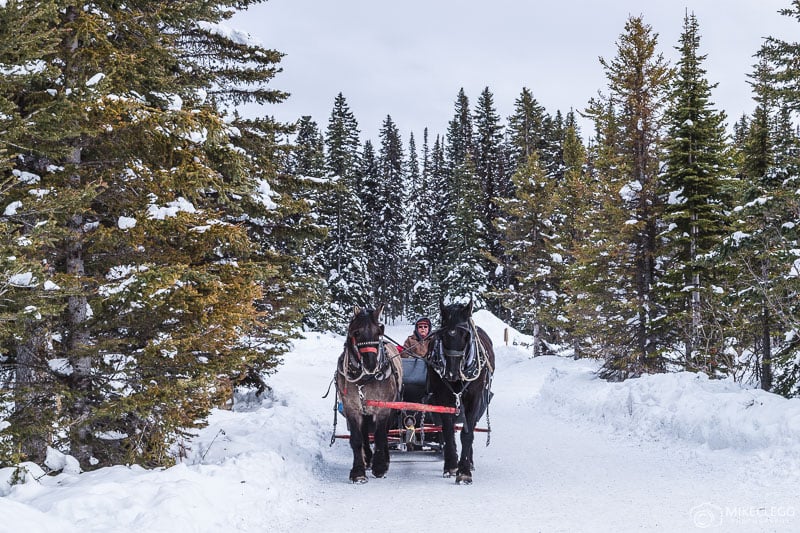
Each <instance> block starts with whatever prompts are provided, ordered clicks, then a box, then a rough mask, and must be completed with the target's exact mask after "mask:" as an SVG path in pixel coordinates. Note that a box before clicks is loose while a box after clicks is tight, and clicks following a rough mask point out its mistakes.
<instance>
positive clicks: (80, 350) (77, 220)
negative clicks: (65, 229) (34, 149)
mask: <svg viewBox="0 0 800 533" xmlns="http://www.w3.org/2000/svg"><path fill="white" fill-rule="evenodd" d="M80 160H81V150H80V148H75V149H74V150H73V153H72V155H71V157H70V163H74V164H78V163H80ZM73 179H74V180H75V181H76V182H79V181H80V178H79V177H77V176H76V177H74V178H73ZM76 186H80V185H79V183H76ZM84 222H85V221H84V218H83V216H82V215H80V214H76V215H74V216H73V217H72V219H71V220H70V222H69V230H70V237H69V240H68V242H67V249H66V252H67V254H66V272H67V274H68V275H70V276H73V277H74V278H76V279H77V280H81V279H82V278H83V276H84V274H85V265H84V258H83V241H84V230H83V225H84ZM87 318H88V301H87V299H86V296H85V295H84V294H83V293H79V294H77V295H74V296H70V297H69V299H68V300H67V330H68V337H67V353H68V357H69V361H70V363H71V364H72V368H73V374H72V376H71V381H70V386H71V388H72V393H73V395H74V398H75V401H74V403H73V404H72V412H71V414H72V424H73V427H72V431H71V437H72V438H71V442H70V445H71V451H70V453H71V454H72V455H73V456H74V457H75V458H76V459H78V461H79V462H80V463H81V464H82V465H86V464H88V462H89V459H90V458H91V457H92V448H91V438H92V432H91V425H90V424H89V423H88V419H89V416H90V414H91V406H90V403H89V402H90V395H91V392H92V358H91V355H90V354H89V353H88V349H89V335H88V332H87V331H86V319H87Z"/></svg>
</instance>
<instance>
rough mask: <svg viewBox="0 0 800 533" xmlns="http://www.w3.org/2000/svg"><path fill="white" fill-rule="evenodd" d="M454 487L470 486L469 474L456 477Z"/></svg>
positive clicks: (470, 477) (470, 478)
mask: <svg viewBox="0 0 800 533" xmlns="http://www.w3.org/2000/svg"><path fill="white" fill-rule="evenodd" d="M456 485H472V476H470V475H469V474H459V475H457V476H456Z"/></svg>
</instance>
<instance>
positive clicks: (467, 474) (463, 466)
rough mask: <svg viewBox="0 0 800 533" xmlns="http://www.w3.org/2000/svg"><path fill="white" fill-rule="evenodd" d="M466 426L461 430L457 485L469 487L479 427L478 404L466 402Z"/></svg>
mask: <svg viewBox="0 0 800 533" xmlns="http://www.w3.org/2000/svg"><path fill="white" fill-rule="evenodd" d="M465 403H468V404H469V405H465V406H464V407H465V409H466V410H465V416H464V425H463V427H462V428H461V459H460V460H459V462H458V473H457V474H456V483H458V484H459V485H460V484H462V483H463V484H465V485H469V484H471V483H472V469H473V468H475V466H474V463H473V462H472V444H473V442H474V441H475V426H477V425H478V421H477V417H478V412H479V410H478V405H477V404H476V402H465Z"/></svg>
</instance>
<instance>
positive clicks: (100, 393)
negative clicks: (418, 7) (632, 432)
mask: <svg viewBox="0 0 800 533" xmlns="http://www.w3.org/2000/svg"><path fill="white" fill-rule="evenodd" d="M257 3H261V0H237V1H232V0H223V1H217V2H214V3H209V2H204V1H197V0H186V1H183V0H182V1H177V2H176V1H166V0H162V1H148V2H136V1H134V2H126V3H124V4H121V3H119V2H109V1H106V0H101V1H97V2H91V3H86V4H76V3H74V2H68V1H43V2H24V1H21V0H6V1H2V2H0V37H1V38H0V194H1V195H2V202H0V210H2V213H1V216H0V250H2V253H0V268H2V269H3V271H2V275H0V378H1V379H2V382H0V383H1V384H0V466H9V465H14V464H17V463H19V462H20V461H23V460H28V461H34V462H38V463H42V462H43V461H44V459H45V457H46V454H47V450H48V448H52V449H56V450H60V451H62V452H64V453H69V454H70V455H71V456H73V457H75V458H76V459H77V460H78V461H79V463H80V465H81V468H83V469H87V470H88V469H92V468H98V467H102V466H108V465H113V464H141V465H145V466H158V465H169V464H172V463H173V462H174V461H176V460H177V459H179V458H180V457H181V454H182V453H183V452H182V450H181V443H182V442H183V440H184V439H185V438H187V437H188V436H190V435H191V434H192V431H193V430H195V429H196V428H198V427H201V426H203V424H204V421H205V419H206V417H207V416H208V413H209V412H210V410H211V409H212V408H214V407H220V406H223V407H224V406H226V405H229V403H230V401H231V393H232V390H233V388H235V387H237V386H240V385H249V386H253V387H256V388H259V387H263V380H262V377H263V376H264V375H265V374H268V373H270V372H273V371H274V370H275V368H276V367H277V366H278V365H280V363H281V358H282V356H283V354H285V353H286V352H287V351H288V347H289V346H290V345H291V342H292V340H293V339H295V338H297V336H298V335H300V334H301V333H302V332H303V331H335V332H341V330H342V329H343V328H344V327H345V324H346V320H347V317H348V316H350V314H351V313H352V308H353V306H355V305H358V306H372V307H374V306H378V305H380V304H385V306H386V307H385V313H386V319H387V320H393V319H400V318H413V317H416V316H420V315H427V316H430V317H432V318H433V319H434V323H435V322H436V320H437V319H438V310H439V306H440V303H441V302H443V301H450V300H454V299H470V298H471V299H473V300H474V302H475V305H476V307H478V308H483V309H487V310H489V311H491V312H492V313H493V314H495V315H496V316H497V317H500V318H501V319H502V320H503V321H505V322H507V323H508V324H511V325H513V326H514V327H515V328H517V329H518V330H519V331H521V332H524V333H526V334H528V335H530V336H531V338H532V339H533V341H532V344H531V345H530V346H529V347H528V349H529V350H530V354H531V356H532V357H536V356H539V355H562V356H570V357H575V358H581V357H591V358H598V359H600V360H601V361H602V362H603V365H602V370H601V375H602V377H604V378H606V379H609V380H624V379H629V378H635V377H637V376H641V375H643V374H648V373H660V372H674V371H684V370H688V371H691V372H702V373H705V374H707V375H709V376H711V377H733V378H734V379H736V380H737V381H741V382H745V383H749V384H752V385H753V386H758V387H761V388H762V389H764V390H767V391H771V392H775V393H778V394H782V395H784V396H787V397H792V396H797V395H798V394H800V338H798V321H800V309H798V306H800V300H799V299H798V288H800V284H799V282H798V278H800V242H798V227H797V224H798V221H800V159H799V158H800V132H799V131H798V128H797V125H796V112H797V110H798V109H800V72H798V70H797V68H798V67H797V65H798V64H800V44H798V43H793V42H785V41H782V40H780V39H776V38H771V37H769V38H766V39H765V40H764V42H763V45H762V47H761V48H760V49H759V50H757V51H754V53H755V54H756V55H755V57H756V59H757V62H756V64H755V65H752V66H749V67H748V66H746V65H743V72H742V76H746V77H747V78H748V80H750V83H751V85H752V88H753V98H754V101H755V104H756V105H755V110H754V112H753V113H752V114H750V115H745V116H741V117H728V116H727V115H726V114H725V112H724V110H718V109H716V108H715V106H714V104H713V101H712V97H711V93H712V90H713V89H714V85H713V84H712V83H711V82H710V81H709V78H708V75H707V72H706V70H705V69H704V66H703V65H704V60H705V58H706V55H705V54H704V53H703V47H702V40H701V37H702V32H701V28H700V26H699V23H698V21H697V19H696V18H695V16H694V15H693V14H691V13H690V12H687V14H686V16H685V18H684V23H683V28H682V32H681V36H680V40H679V42H677V43H661V42H658V38H657V34H656V33H655V32H654V30H653V28H652V27H651V26H650V25H649V24H648V23H647V22H646V21H645V20H644V17H641V16H640V17H630V18H628V20H626V21H621V23H622V22H624V27H623V31H622V33H621V34H620V35H619V36H609V40H612V39H615V38H616V43H617V50H616V55H615V56H614V57H609V58H603V59H601V64H602V67H603V69H604V71H605V73H606V79H607V80H608V85H607V86H606V87H598V96H597V97H595V98H593V99H592V100H590V101H589V102H588V103H582V102H576V103H575V104H576V107H575V108H574V109H570V110H569V111H567V112H563V113H562V111H559V110H557V111H555V112H552V113H551V112H548V111H547V110H546V109H544V107H543V106H542V105H540V104H539V102H538V101H537V100H536V98H535V96H534V94H535V88H527V87H522V88H521V89H520V93H519V97H518V98H517V99H516V101H515V103H514V111H513V114H512V115H511V116H509V117H500V116H499V115H498V113H497V111H496V104H495V102H494V96H493V94H492V92H491V90H490V88H489V87H487V88H486V89H484V90H483V92H481V93H480V94H479V95H478V96H477V98H476V99H475V100H474V102H473V101H471V100H470V95H467V94H466V93H465V92H464V90H463V89H462V90H458V84H459V81H458V80H453V83H454V94H455V101H454V110H453V118H452V120H451V121H450V122H449V123H448V124H446V125H441V131H440V132H434V131H428V130H427V129H426V130H425V131H423V132H418V136H414V135H410V136H409V138H408V139H402V138H401V136H400V133H399V131H400V128H399V127H398V125H397V124H395V122H394V121H393V120H392V118H391V116H390V115H387V116H386V119H385V121H384V122H383V124H382V126H381V129H380V135H379V138H378V139H374V140H371V139H365V140H362V139H361V134H360V130H359V124H358V121H357V119H356V117H355V116H354V114H353V113H352V111H351V110H350V108H349V105H348V103H347V100H346V97H345V95H343V94H341V93H339V94H332V95H331V96H332V98H333V108H332V110H331V114H330V116H329V117H325V121H323V120H322V119H321V118H316V119H315V118H314V117H311V116H303V117H298V119H297V121H296V122H294V123H290V124H285V123H279V122H276V121H275V120H274V119H272V118H271V117H270V116H269V115H268V114H266V113H265V115H264V116H260V117H251V116H245V115H243V114H242V113H240V112H239V111H238V110H237V109H240V108H242V106H244V105H245V104H253V103H256V104H263V105H264V109H269V108H270V106H275V105H280V103H281V102H282V101H284V100H285V99H286V97H287V94H286V93H283V92H281V91H279V90H275V89H272V88H270V85H269V82H270V81H271V80H272V79H273V78H274V77H275V76H276V75H278V72H279V70H280V66H279V65H280V60H281V57H282V54H281V52H280V51H276V50H271V49H268V48H265V47H263V46H261V45H258V44H255V43H253V42H250V41H247V40H243V39H240V38H239V36H238V35H232V34H231V33H230V32H228V31H226V30H225V26H224V25H223V23H224V22H225V21H226V20H228V19H230V18H231V16H232V15H233V14H234V13H235V11H236V10H241V9H246V8H247V7H248V6H249V5H251V4H257ZM783 14H784V15H786V16H788V17H792V18H796V19H800V0H794V1H793V2H791V4H790V6H789V7H787V9H786V10H785V11H784V12H783ZM669 46H673V47H676V49H677V50H678V51H679V59H678V60H677V61H676V62H675V64H670V63H669V62H667V61H666V60H665V59H664V57H663V55H662V53H661V52H660V51H659V50H660V49H661V48H662V47H669ZM748 68H749V71H747V70H748ZM578 114H580V116H582V117H586V118H588V119H589V120H590V122H591V124H593V129H592V131H580V129H579V127H578V125H577V120H576V117H577V116H578Z"/></svg>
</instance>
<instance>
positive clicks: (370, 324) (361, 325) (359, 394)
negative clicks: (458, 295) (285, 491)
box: [336, 307, 403, 483]
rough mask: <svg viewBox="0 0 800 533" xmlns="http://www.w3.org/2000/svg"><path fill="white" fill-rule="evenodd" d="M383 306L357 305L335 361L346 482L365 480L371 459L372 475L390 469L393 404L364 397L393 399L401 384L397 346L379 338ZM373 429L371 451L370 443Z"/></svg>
mask: <svg viewBox="0 0 800 533" xmlns="http://www.w3.org/2000/svg"><path fill="white" fill-rule="evenodd" d="M382 310H383V307H381V308H379V309H377V310H372V309H359V308H358V307H356V308H355V309H354V313H353V319H352V320H351V321H350V325H349V326H348V328H347V339H346V340H345V343H344V351H343V352H342V355H341V356H339V362H338V363H337V365H336V391H337V394H338V396H339V401H340V402H342V408H343V411H344V415H345V417H346V418H347V426H348V428H349V430H350V447H351V448H352V449H353V468H352V469H351V470H350V481H352V482H353V483H366V481H367V474H366V469H367V468H368V467H369V466H370V463H371V464H372V475H374V476H375V477H384V476H385V475H386V472H387V471H388V470H389V419H390V416H391V414H392V410H391V409H387V408H380V407H373V406H367V405H366V402H367V400H378V401H388V402H391V401H395V400H397V397H398V391H399V390H400V387H401V385H402V383H403V367H402V365H401V364H400V357H399V354H398V352H397V348H396V347H395V346H394V345H393V344H388V343H386V342H385V341H384V340H383V324H381V323H380V315H381V311H382ZM373 428H374V435H375V437H374V439H375V451H374V453H373V451H372V449H371V448H370V443H369V433H370V430H372V429H373Z"/></svg>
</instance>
